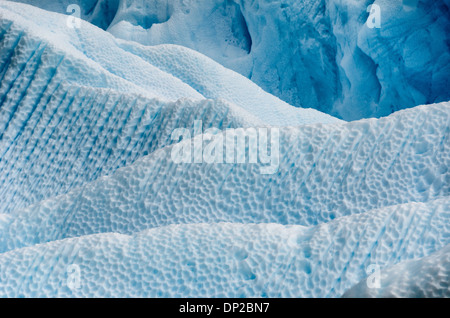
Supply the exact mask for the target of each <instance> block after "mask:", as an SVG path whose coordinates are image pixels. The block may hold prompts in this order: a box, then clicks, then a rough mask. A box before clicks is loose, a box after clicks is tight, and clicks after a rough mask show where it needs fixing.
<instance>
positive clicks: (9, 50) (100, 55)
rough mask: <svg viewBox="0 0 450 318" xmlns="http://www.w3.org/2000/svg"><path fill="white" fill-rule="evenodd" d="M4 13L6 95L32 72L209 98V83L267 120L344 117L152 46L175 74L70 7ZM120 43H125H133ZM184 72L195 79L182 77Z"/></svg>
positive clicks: (10, 6) (9, 8)
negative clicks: (71, 13)
mask: <svg viewBox="0 0 450 318" xmlns="http://www.w3.org/2000/svg"><path fill="white" fill-rule="evenodd" d="M0 17H1V34H3V35H2V42H3V45H2V52H4V53H3V54H2V62H1V63H2V66H1V69H2V74H4V75H3V76H2V77H4V78H2V86H3V90H4V91H0V96H2V98H3V99H4V98H5V96H4V95H5V94H7V93H9V92H11V94H12V95H13V97H11V98H14V97H15V98H17V97H18V96H21V93H22V94H24V93H25V92H23V91H21V93H16V90H18V89H20V88H18V87H16V86H19V85H20V84H21V83H22V81H24V83H23V84H22V89H25V90H27V91H28V90H33V87H31V88H30V87H29V86H30V85H31V86H33V84H34V81H31V82H30V79H33V78H38V80H39V82H41V81H43V82H44V83H45V85H50V84H52V83H55V82H56V83H57V82H58V81H67V82H70V83H77V84H80V85H85V86H90V87H101V88H112V89H114V90H118V91H119V92H126V93H130V94H140V95H143V96H146V97H150V98H155V97H156V98H160V99H163V100H167V101H175V100H177V99H179V98H193V99H203V98H204V96H203V95H202V94H201V92H199V90H200V89H204V90H205V91H207V93H208V98H210V99H219V98H222V99H226V100H228V101H229V102H231V103H235V104H236V105H237V106H240V107H242V108H244V109H245V110H247V111H250V112H251V113H252V114H253V115H254V116H256V117H258V118H260V119H261V120H263V121H265V122H266V123H267V124H272V125H298V124H305V123H313V122H338V119H336V118H334V117H331V116H329V115H327V114H324V113H321V112H318V111H316V110H314V109H297V108H294V107H291V106H290V105H288V104H286V103H285V102H283V101H281V100H280V99H278V98H276V97H274V96H272V95H270V94H268V93H266V92H264V91H263V90H262V89H261V88H260V87H258V86H257V85H255V84H254V83H253V82H251V81H250V80H248V79H246V78H245V77H243V76H241V75H238V74H236V73H234V72H232V71H230V70H227V69H225V68H224V67H222V66H220V65H219V64H217V63H215V62H213V61H212V60H210V59H209V58H207V57H206V56H203V55H200V54H199V53H196V52H194V51H192V50H188V49H185V48H181V47H177V46H169V47H165V46H162V47H159V48H155V49H154V50H151V49H148V50H149V52H150V53H151V56H152V59H153V61H154V60H156V61H157V63H158V64H160V65H161V64H162V65H166V64H167V63H165V62H161V60H169V61H171V62H172V63H173V64H174V66H173V68H174V69H176V75H175V76H173V75H172V73H173V74H174V73H175V72H173V71H172V73H171V74H169V73H168V72H166V71H165V70H162V69H160V68H159V67H158V65H156V66H155V65H153V64H152V63H151V61H150V59H147V60H143V59H142V58H141V57H140V56H137V55H135V54H132V53H130V51H136V52H140V51H141V50H143V51H144V52H147V50H146V49H143V48H141V47H142V46H141V45H139V44H137V43H135V44H132V43H130V42H124V41H119V40H116V39H115V38H114V37H113V36H112V35H111V34H109V33H106V32H105V31H103V30H101V29H98V28H96V27H95V26H93V25H91V24H89V23H86V22H84V21H83V23H82V24H81V26H80V28H69V27H68V26H67V23H66V22H67V19H68V17H67V16H66V15H62V14H56V13H53V12H48V11H44V10H40V9H38V8H35V7H32V6H29V5H24V4H20V3H15V2H9V1H3V2H1V3H0ZM121 46H126V47H127V50H124V49H123V48H121ZM104 48H107V49H104ZM177 64H178V65H177ZM204 65H205V66H206V67H203V66H204ZM27 71H28V72H27ZM41 73H43V74H41ZM190 73H193V74H190ZM36 74H38V75H36ZM21 75H22V76H21ZM54 77H55V78H54ZM192 77H194V78H193V79H192ZM186 78H187V79H189V80H190V82H189V83H185V82H184V80H185V79H186ZM211 78H213V79H217V81H216V82H215V83H213V84H211V83H208V82H201V83H197V82H196V81H202V80H203V79H211ZM46 80H47V81H48V83H46ZM25 83H27V84H25ZM205 83H206V84H205ZM188 84H190V85H192V86H189V85H188ZM45 85H44V88H45V87H46V86H45ZM204 86H206V87H205V88H202V87H204ZM19 87H20V86H19ZM39 92H40V91H39V90H38V92H37V93H39ZM26 95H27V98H38V97H39V95H37V97H36V96H33V95H32V94H30V93H27V94H26ZM30 95H31V96H30ZM249 96H251V98H250V97H249Z"/></svg>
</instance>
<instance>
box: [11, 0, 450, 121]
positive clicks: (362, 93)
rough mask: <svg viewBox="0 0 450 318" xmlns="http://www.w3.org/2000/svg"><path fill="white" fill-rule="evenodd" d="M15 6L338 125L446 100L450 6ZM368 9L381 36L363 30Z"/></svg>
mask: <svg viewBox="0 0 450 318" xmlns="http://www.w3.org/2000/svg"><path fill="white" fill-rule="evenodd" d="M18 1H20V2H26V3H31V4H33V5H36V6H41V7H43V8H46V9H50V10H54V11H56V12H60V13H65V12H66V8H67V4H68V3H78V4H79V5H80V6H81V7H82V8H83V10H82V13H83V14H82V16H83V18H85V19H87V20H88V21H91V22H93V23H95V21H97V20H98V21H99V22H98V23H97V25H98V26H100V27H103V28H106V29H107V30H108V31H109V32H110V33H112V34H114V35H115V36H116V37H119V38H123V39H126V40H133V41H136V42H139V43H142V44H145V45H156V44H168V43H170V44H179V45H182V46H185V47H189V48H192V49H194V50H196V51H198V52H201V53H203V54H205V55H207V56H209V57H211V58H212V59H214V60H215V61H218V62H219V63H221V64H222V65H224V66H225V67H227V68H230V69H233V70H235V71H237V72H239V73H241V74H242V75H244V76H246V77H248V78H250V79H251V80H252V81H254V82H255V83H256V84H258V85H259V86H261V87H262V88H263V89H265V90H266V91H268V92H270V93H272V94H274V95H276V96H278V97H280V98H281V99H282V100H285V101H286V102H288V103H289V104H291V105H295V106H299V107H312V108H315V109H318V110H320V111H324V112H327V113H332V114H335V115H337V116H339V117H340V118H343V119H345V120H354V119H360V118H367V117H381V116H386V115H389V114H390V113H392V112H394V111H397V110H399V109H403V108H408V107H413V106H416V105H421V104H430V103H436V102H442V101H448V100H449V99H450V93H449V92H450V91H449V87H450V83H449V80H448V74H449V73H450V46H449V43H450V42H449V32H448V30H449V27H450V9H449V8H450V2H449V1H448V0H445V1H433V0H422V1H406V0H404V1H400V0H396V1H392V0H375V1H374V0H358V1H350V0H300V1H299V0H275V1H274V0H164V1H161V0H133V1H129V0H128V1H126V0H120V1H119V0H110V1H108V0H102V1H94V0H59V1H57V2H56V4H55V3H53V2H54V1H52V0H18ZM106 4H108V7H109V10H98V8H99V7H102V6H106ZM372 4H375V5H378V6H379V7H380V9H381V16H380V19H381V28H379V29H378V28H369V27H368V26H367V25H366V21H367V20H368V17H369V13H368V12H367V8H368V6H369V5H372ZM94 7H95V10H93V9H92V8H94ZM85 12H90V13H89V14H85ZM96 12H108V14H107V15H108V16H111V17H113V18H108V19H107V18H105V17H97V16H99V13H96ZM109 21H110V22H109ZM108 23H109V24H108ZM107 24H108V26H107V27H106V25H107Z"/></svg>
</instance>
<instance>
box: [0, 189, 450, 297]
mask: <svg viewBox="0 0 450 318" xmlns="http://www.w3.org/2000/svg"><path fill="white" fill-rule="evenodd" d="M449 208H450V201H449V200H448V198H444V199H438V200H435V201H430V202H427V203H408V204H404V205H400V206H393V207H388V208H384V209H379V210H375V211H371V212H368V213H363V214H359V215H352V216H348V217H343V218H340V219H337V220H335V221H332V222H330V223H326V224H321V225H317V226H312V227H304V226H299V225H292V226H283V225H280V224H237V223H234V224H231V223H218V224H217V223H216V224H189V225H169V226H165V227H158V228H155V229H149V230H146V231H144V232H141V233H138V234H134V235H131V236H128V235H123V234H111V233H104V234H97V235H88V236H82V237H77V238H71V239H65V240H58V241H54V242H50V243H46V244H38V245H35V246H32V247H28V248H22V249H16V250H13V251H10V252H7V253H3V254H0V279H1V281H2V284H0V294H1V295H5V296H9V297H18V296H25V297H337V296H340V295H342V293H343V292H344V291H345V290H346V289H348V288H349V287H351V286H352V285H353V284H356V283H357V282H358V281H359V280H361V279H362V278H363V277H365V276H366V268H367V266H368V265H370V264H377V265H378V266H380V267H381V268H385V267H389V266H390V265H392V264H396V263H398V262H401V263H400V266H402V264H404V263H406V261H405V260H409V259H412V258H420V257H423V256H424V255H428V254H430V253H432V252H434V251H436V250H437V249H439V248H443V247H445V246H447V247H446V249H445V250H444V251H447V253H446V254H445V255H447V258H444V260H443V261H445V260H447V259H448V246H449V243H450V239H449V237H448V235H446V233H448V231H449V228H448V227H449V226H450V223H449V222H446V221H448V218H449ZM442 225H443V226H444V228H442ZM424 242H425V244H424ZM36 255H39V257H40V258H41V261H36V260H35V258H36ZM403 261H405V262H403ZM12 264H14V266H11V265H12ZM50 264H51V265H50ZM72 264H76V265H77V266H78V267H79V273H80V281H81V284H80V286H79V288H70V287H71V286H70V285H67V284H66V282H67V280H68V278H70V277H68V274H69V272H68V267H69V266H70V265H72ZM406 264H409V263H406ZM434 264H436V263H434ZM445 264H448V260H447V263H443V265H444V266H445ZM436 265H437V264H436ZM444 270H445V269H444ZM446 271H447V273H448V269H447V270H446ZM406 275H407V274H406ZM27 277H29V278H28V279H25V278H27ZM395 277H397V276H395V275H394V278H395ZM400 277H401V276H400ZM438 278H440V276H439V277H438ZM440 279H441V280H445V276H444V278H440ZM446 279H447V281H446V282H447V285H446V286H447V287H445V286H444V292H445V291H446V290H447V293H448V289H446V288H448V276H447V277H446ZM382 281H383V280H382ZM18 282H24V283H21V284H20V286H16V285H17V284H18ZM425 286H426V285H425Z"/></svg>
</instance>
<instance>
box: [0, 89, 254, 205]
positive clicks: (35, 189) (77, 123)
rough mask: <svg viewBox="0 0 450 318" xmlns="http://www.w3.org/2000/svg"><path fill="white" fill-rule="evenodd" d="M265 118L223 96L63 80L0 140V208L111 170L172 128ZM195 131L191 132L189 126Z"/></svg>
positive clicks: (156, 144)
mask: <svg viewBox="0 0 450 318" xmlns="http://www.w3.org/2000/svg"><path fill="white" fill-rule="evenodd" d="M196 120H201V121H202V123H203V126H204V129H206V128H208V127H216V128H219V129H225V128H238V127H249V126H254V125H263V124H262V123H261V121H259V120H258V119H256V118H255V117H254V116H252V115H251V114H249V113H247V112H246V111H244V110H242V109H240V108H239V107H237V106H234V105H233V104H230V103H228V102H226V101H223V100H216V101H213V100H199V101H193V100H188V99H180V100H179V101H177V102H165V101H161V100H158V99H146V98H144V97H139V96H130V95H124V94H119V93H117V92H115V91H111V90H106V89H95V90H94V89H90V88H83V87H76V86H67V85H64V84H62V85H60V86H58V87H57V88H55V89H54V90H47V91H46V93H45V94H44V95H43V98H42V99H41V101H40V102H38V103H37V104H36V105H35V106H34V109H31V107H30V106H29V105H27V104H25V103H24V104H23V106H22V108H21V109H19V111H18V112H17V116H16V117H15V118H14V119H13V120H11V121H10V122H8V123H7V129H5V130H4V133H3V135H2V139H1V140H0V158H1V159H0V171H1V172H2V173H1V174H0V196H1V200H0V201H1V204H0V213H8V212H10V211H13V210H16V209H20V208H24V207H26V206H28V205H30V204H32V203H35V202H39V201H41V200H44V199H46V198H50V197H53V196H56V195H58V194H62V193H66V192H67V191H69V190H71V189H73V188H76V187H78V186H81V185H84V184H85V183H86V182H90V181H93V180H95V179H97V178H98V177H100V176H102V175H108V174H111V173H112V172H114V171H116V170H117V169H118V168H120V167H124V166H126V165H129V164H131V163H133V162H134V161H135V160H136V159H138V158H140V157H142V156H145V155H148V154H150V153H152V152H153V151H155V150H156V149H159V148H161V147H164V146H166V145H170V144H171V143H173V140H172V139H171V134H172V131H173V130H174V129H176V128H182V127H186V128H189V129H190V130H191V131H192V130H193V129H192V128H193V125H194V121H196ZM192 134H193V133H192Z"/></svg>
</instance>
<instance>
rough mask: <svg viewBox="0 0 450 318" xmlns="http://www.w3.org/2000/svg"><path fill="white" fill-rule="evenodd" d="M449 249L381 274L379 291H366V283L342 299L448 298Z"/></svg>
mask: <svg viewBox="0 0 450 318" xmlns="http://www.w3.org/2000/svg"><path fill="white" fill-rule="evenodd" d="M449 277H450V245H447V246H446V247H444V248H442V249H441V250H439V251H438V252H435V253H433V254H431V255H429V256H427V257H424V258H422V259H418V260H410V261H405V262H402V263H400V264H398V265H395V266H392V267H391V268H388V269H386V270H384V271H382V272H381V276H380V285H381V286H380V288H367V282H366V280H363V281H362V282H361V283H359V284H357V285H356V286H355V287H352V288H351V289H350V290H349V291H347V292H346V293H345V294H344V297H384V298H386V297H403V298H405V297H410V298H411V297H412V298H424V297H428V298H430V297H439V298H448V297H450V282H449V279H448V278H449Z"/></svg>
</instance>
